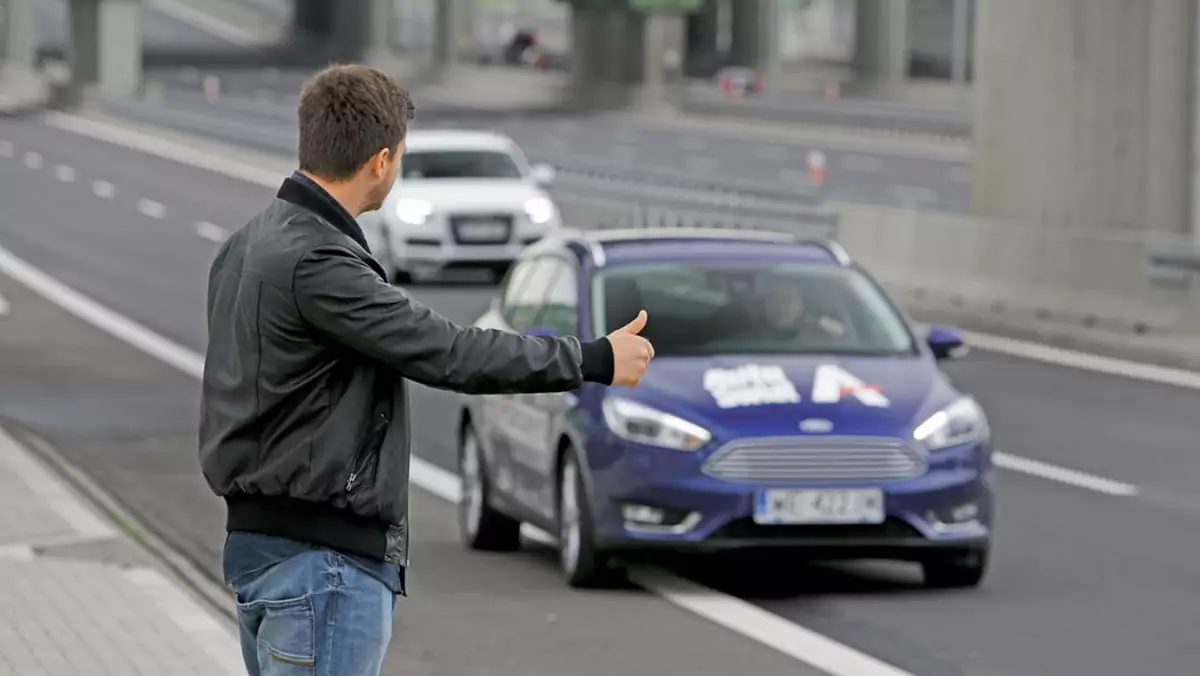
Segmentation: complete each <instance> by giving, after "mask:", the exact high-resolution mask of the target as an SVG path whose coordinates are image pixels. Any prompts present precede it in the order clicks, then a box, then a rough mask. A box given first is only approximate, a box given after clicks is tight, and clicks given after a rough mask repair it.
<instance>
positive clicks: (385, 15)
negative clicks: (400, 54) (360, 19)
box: [363, 0, 396, 63]
mask: <svg viewBox="0 0 1200 676" xmlns="http://www.w3.org/2000/svg"><path fill="white" fill-rule="evenodd" d="M368 2H369V3H370V5H369V6H368V8H367V31H366V32H367V40H366V45H365V46H364V50H363V51H364V53H365V54H364V55H365V58H366V60H368V61H370V62H372V63H384V62H387V61H389V60H390V59H391V56H392V24H393V22H394V21H395V18H396V17H395V14H396V12H395V0H368Z"/></svg>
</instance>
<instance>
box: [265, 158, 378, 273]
mask: <svg viewBox="0 0 1200 676" xmlns="http://www.w3.org/2000/svg"><path fill="white" fill-rule="evenodd" d="M275 196H276V197H277V198H279V199H281V200H283V201H285V202H288V203H290V204H294V205H296V206H298V207H300V208H302V209H307V210H308V211H311V212H313V213H314V214H316V215H317V216H319V217H321V218H322V219H324V220H325V221H327V222H328V223H329V224H330V225H332V226H333V227H335V228H337V229H338V230H341V231H342V232H343V233H345V234H346V235H347V236H348V237H350V238H351V239H353V240H354V241H355V242H358V244H359V246H361V247H362V248H363V250H365V251H366V252H367V253H370V252H371V248H370V247H369V246H367V238H366V237H365V236H364V235H363V231H362V228H361V227H359V225H358V221H356V220H354V217H353V216H351V215H350V212H349V211H346V208H345V207H343V206H342V205H341V204H340V203H338V201H337V200H336V199H334V198H333V196H332V195H330V194H329V193H328V192H326V191H325V189H324V188H322V187H321V186H319V185H317V183H316V182H315V181H313V180H312V179H311V178H309V177H307V176H305V175H304V174H302V173H300V172H299V171H297V172H295V173H293V174H292V175H291V177H289V178H286V179H284V180H283V185H281V186H279V192H278V193H276V194H275Z"/></svg>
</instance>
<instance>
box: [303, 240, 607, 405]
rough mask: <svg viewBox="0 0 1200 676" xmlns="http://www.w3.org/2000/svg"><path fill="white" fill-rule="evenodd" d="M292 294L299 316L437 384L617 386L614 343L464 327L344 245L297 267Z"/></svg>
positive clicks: (476, 387)
mask: <svg viewBox="0 0 1200 676" xmlns="http://www.w3.org/2000/svg"><path fill="white" fill-rule="evenodd" d="M292 290H293V293H294V295H295V298H296V305H297V308H298V310H299V312H300V315H301V316H302V317H303V318H304V320H305V321H307V322H308V323H309V324H311V325H312V326H313V327H314V328H315V329H316V330H317V331H318V332H320V333H322V334H323V335H325V336H326V337H327V338H328V339H330V340H332V341H335V342H337V343H340V344H342V345H344V346H346V347H348V348H350V349H352V350H354V351H355V352H358V353H360V354H363V355H365V356H368V357H371V358H373V359H376V360H378V361H380V362H382V363H384V364H387V365H388V366H390V367H391V368H393V369H395V370H396V371H397V372H398V373H399V374H400V375H402V376H404V377H405V378H408V379H410V380H413V381H416V382H419V383H422V384H424V385H429V386H430V387H437V388H441V389H447V390H454V391H457V392H464V393H468V394H503V393H525V392H561V391H566V390H573V389H576V388H578V387H579V386H580V385H581V384H582V383H583V382H584V381H591V382H598V383H603V384H606V385H607V384H611V383H612V378H613V354H612V347H611V346H610V345H609V343H608V339H607V338H601V339H599V340H595V341H590V342H587V343H580V341H579V340H578V339H576V338H573V337H563V338H551V337H546V336H521V335H517V334H514V333H510V332H508V331H501V330H495V329H481V328H474V327H462V326H458V325H457V324H455V323H454V322H451V321H450V320H449V319H446V318H445V317H443V316H441V315H440V314H438V313H437V312H434V311H433V310H431V309H429V308H428V307H425V306H424V305H422V304H421V303H419V302H417V301H415V300H413V299H412V298H410V297H409V296H408V295H407V294H405V293H404V292H403V291H401V290H400V289H398V288H396V287H394V286H392V285H391V284H388V283H387V282H385V281H384V280H383V279H381V278H380V277H379V275H378V274H376V273H375V271H374V270H372V269H371V268H370V267H369V266H368V265H367V264H366V263H365V262H364V261H363V260H362V259H360V258H359V257H358V256H356V255H355V254H354V253H353V252H351V251H349V250H348V249H345V248H343V247H338V246H326V247H320V248H317V249H314V250H312V251H309V252H307V253H306V254H305V255H304V256H303V257H302V258H301V259H300V260H299V261H298V262H297V264H296V268H295V270H294V272H293V277H292Z"/></svg>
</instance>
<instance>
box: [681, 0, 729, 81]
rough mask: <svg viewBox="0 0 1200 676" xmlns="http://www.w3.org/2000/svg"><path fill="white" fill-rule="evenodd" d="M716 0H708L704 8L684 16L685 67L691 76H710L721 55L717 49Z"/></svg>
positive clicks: (718, 11)
mask: <svg viewBox="0 0 1200 676" xmlns="http://www.w3.org/2000/svg"><path fill="white" fill-rule="evenodd" d="M720 10H721V7H720V5H719V4H718V0H708V1H707V2H706V3H704V9H702V10H701V11H699V12H696V13H695V14H689V15H688V16H687V18H686V20H685V21H686V28H685V32H686V41H687V42H686V47H685V50H684V52H685V56H684V63H685V69H686V72H687V74H688V75H689V76H691V77H711V76H712V75H713V73H714V72H715V71H716V69H717V65H718V63H719V61H720V58H721V55H720V53H719V52H718V51H717V37H718V34H719V33H720V23H719V18H720V17H719V14H720Z"/></svg>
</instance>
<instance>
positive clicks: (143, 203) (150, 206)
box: [137, 198, 167, 218]
mask: <svg viewBox="0 0 1200 676" xmlns="http://www.w3.org/2000/svg"><path fill="white" fill-rule="evenodd" d="M137 210H138V213H140V214H142V215H143V216H149V217H150V218H162V217H163V216H165V215H166V214H167V208H166V207H165V206H163V205H162V203H160V202H155V201H154V200H150V199H146V198H142V199H140V200H138V203H137Z"/></svg>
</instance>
